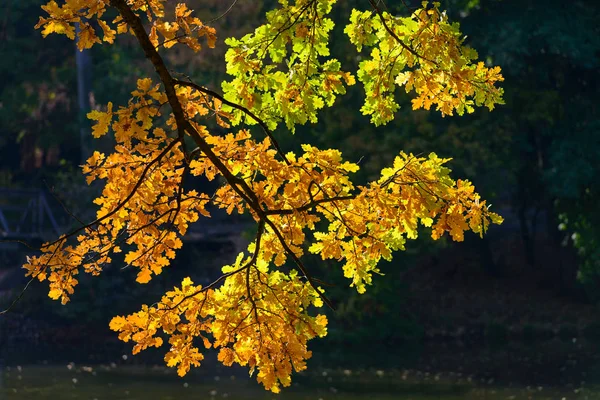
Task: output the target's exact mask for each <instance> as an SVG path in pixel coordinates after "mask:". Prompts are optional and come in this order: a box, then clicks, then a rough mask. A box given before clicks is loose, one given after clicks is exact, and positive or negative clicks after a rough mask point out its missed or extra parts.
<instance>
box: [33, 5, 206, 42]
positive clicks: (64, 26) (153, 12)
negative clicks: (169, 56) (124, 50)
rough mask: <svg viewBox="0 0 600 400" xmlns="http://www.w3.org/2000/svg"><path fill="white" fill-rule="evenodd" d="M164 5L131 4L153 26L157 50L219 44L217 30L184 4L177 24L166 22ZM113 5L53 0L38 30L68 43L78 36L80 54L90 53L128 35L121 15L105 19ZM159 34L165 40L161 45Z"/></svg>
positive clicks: (177, 17) (151, 36)
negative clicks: (62, 37)
mask: <svg viewBox="0 0 600 400" xmlns="http://www.w3.org/2000/svg"><path fill="white" fill-rule="evenodd" d="M164 3H165V1H164V0H136V1H132V2H129V3H128V4H129V6H130V7H131V10H132V11H139V12H141V13H143V14H144V15H145V16H146V17H147V18H148V20H149V21H150V22H151V28H150V40H151V41H152V43H153V44H154V45H155V46H156V47H158V46H164V47H165V48H169V47H173V45H175V44H176V43H184V44H186V45H187V46H189V47H190V48H192V49H193V50H194V51H198V50H200V49H201V45H200V42H199V38H201V37H206V39H207V41H208V46H209V47H214V45H215V40H216V35H215V30H214V28H211V27H209V26H205V25H204V24H202V21H200V20H199V19H198V18H195V17H193V16H192V15H191V14H192V10H189V9H188V8H187V5H186V4H185V3H180V4H178V5H177V7H176V8H175V12H174V14H175V20H171V21H169V20H166V19H165V5H164ZM110 4H111V1H110V0H99V1H96V2H94V4H90V2H89V1H85V0H69V1H65V3H64V4H63V5H62V6H59V4H58V3H57V2H56V1H54V0H53V1H50V2H48V3H47V4H46V5H43V6H42V9H43V10H44V11H45V12H47V13H48V17H40V20H39V22H38V23H37V25H36V26H35V27H36V28H40V27H43V29H42V35H43V36H44V37H45V36H48V35H49V34H51V33H59V34H64V35H66V36H67V37H69V39H75V35H77V39H78V40H77V46H78V48H79V50H84V49H89V48H91V47H92V46H93V45H94V44H97V43H102V42H107V43H111V44H112V43H114V41H115V37H116V36H117V34H122V33H126V32H127V31H128V30H129V29H130V27H129V26H128V25H127V23H126V22H125V21H123V17H122V16H121V15H118V16H117V17H115V18H112V19H111V20H109V19H107V18H103V17H105V13H106V12H107V10H108V9H109V7H110ZM90 20H93V21H95V22H96V23H97V24H98V26H99V27H100V30H101V32H102V40H100V37H99V32H98V31H97V29H95V28H94V26H93V25H92V23H91V21H90ZM76 24H77V25H78V29H77V30H76V29H75V28H76ZM159 33H160V35H162V37H163V40H162V42H161V41H160V37H159Z"/></svg>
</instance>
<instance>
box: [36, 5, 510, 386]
mask: <svg viewBox="0 0 600 400" xmlns="http://www.w3.org/2000/svg"><path fill="white" fill-rule="evenodd" d="M280 3H281V7H280V8H278V9H276V10H273V11H271V12H269V13H268V16H267V19H268V23H267V24H265V25H263V26H261V27H259V28H257V29H256V31H255V32H254V33H252V34H250V35H247V36H246V37H244V38H242V39H239V40H237V39H230V40H228V44H229V45H230V50H229V51H228V52H227V56H226V61H227V69H228V72H229V73H230V74H231V75H232V76H234V79H233V81H232V82H229V83H226V84H224V90H225V92H226V94H225V96H220V95H218V94H217V93H215V92H212V91H210V90H208V89H206V88H204V87H203V86H201V85H196V84H194V83H192V82H180V81H177V80H175V79H174V78H173V77H172V76H171V75H170V72H168V69H167V68H166V66H165V65H164V62H163V61H162V58H161V57H160V55H159V54H158V53H157V52H156V49H157V48H159V47H164V48H170V47H171V46H173V45H174V44H176V43H182V44H184V45H186V46H188V47H190V48H191V49H192V50H194V51H198V50H200V48H201V46H200V43H199V39H200V38H202V37H204V38H205V39H206V40H207V42H208V46H209V47H212V46H214V43H215V38H216V36H215V31H214V29H212V28H210V27H208V26H206V25H204V24H203V23H202V22H201V21H200V20H199V19H197V18H195V17H193V12H192V10H189V9H188V8H187V6H186V4H185V3H180V4H177V5H175V6H174V8H173V10H170V11H168V12H167V10H165V7H166V5H167V4H168V3H167V2H166V1H164V0H129V1H126V0H110V1H108V0H66V1H64V2H63V4H62V6H59V5H58V3H56V2H55V1H50V2H49V3H48V4H46V5H45V6H43V7H42V8H43V9H44V11H46V12H47V13H48V17H42V18H40V22H39V23H38V25H37V27H40V28H42V34H43V35H44V36H45V35H48V34H50V33H60V34H65V35H67V36H68V37H69V38H71V39H74V38H75V28H74V24H76V23H79V24H80V27H81V29H80V31H79V34H78V39H79V42H78V43H79V47H80V49H85V48H89V47H91V46H92V45H94V44H96V43H100V42H101V40H100V38H99V37H98V36H97V32H96V31H95V30H94V29H93V27H92V25H91V23H90V21H92V20H95V21H97V22H98V24H97V26H99V27H100V29H101V31H102V32H103V34H102V40H103V41H104V42H107V43H113V42H114V40H115V37H116V35H117V34H123V33H127V32H129V33H133V34H135V36H136V38H137V39H138V41H139V43H140V45H141V46H142V47H143V48H144V50H145V52H146V54H147V55H148V57H149V59H150V61H151V62H152V63H153V64H154V67H155V68H156V70H157V71H158V72H159V75H160V77H161V82H160V83H153V82H152V80H151V79H150V78H143V79H140V80H138V82H137V88H136V89H135V90H134V91H133V92H132V97H131V100H130V101H129V103H128V104H127V106H122V107H119V108H118V109H114V108H113V104H112V103H108V105H107V107H106V109H105V110H104V111H102V110H94V111H92V112H90V113H89V114H88V117H89V118H90V119H91V120H94V121H95V124H94V126H93V130H92V134H93V136H94V137H101V136H103V135H106V134H107V133H108V132H112V134H113V135H114V140H115V143H116V144H115V148H114V151H113V152H112V153H111V154H103V153H100V152H97V151H96V152H94V153H93V155H92V156H91V157H90V158H89V159H88V160H87V162H86V163H85V165H84V166H83V172H84V174H86V177H87V182H88V184H89V183H91V182H92V181H95V180H103V181H104V187H103V191H102V194H101V196H99V197H98V198H97V199H95V200H94V203H95V204H96V205H97V206H98V211H97V219H96V220H94V221H92V222H91V223H89V224H87V225H85V226H83V227H81V228H79V229H78V230H76V231H75V232H72V233H71V234H69V235H65V236H62V237H60V238H59V239H58V240H56V241H54V242H51V243H47V244H44V245H43V246H42V248H41V254H39V255H37V256H34V257H31V258H28V260H27V263H26V264H25V265H24V268H25V269H26V270H27V275H28V276H31V277H32V279H33V278H36V279H38V280H40V281H45V280H47V281H48V282H49V286H50V290H49V296H50V297H51V298H53V299H60V300H61V302H62V303H63V304H65V303H67V302H68V301H69V297H70V296H71V295H72V294H73V292H74V287H75V286H76V285H77V283H78V281H77V275H78V274H79V273H80V272H81V271H83V272H84V273H88V274H92V275H100V274H101V272H102V270H103V269H104V268H105V267H106V266H107V265H109V264H110V263H111V262H113V257H114V255H115V254H116V253H121V252H123V253H124V254H123V256H124V262H125V263H126V264H127V265H129V266H132V267H133V268H136V269H137V282H139V283H147V282H149V281H150V280H151V279H152V277H153V276H155V275H158V274H160V273H161V272H162V270H163V269H164V268H165V267H167V266H169V264H170V262H171V260H172V259H173V258H175V256H176V254H177V250H178V249H179V248H181V246H182V240H181V238H182V237H183V236H184V235H185V234H186V232H187V230H188V227H189V225H190V224H191V223H194V222H196V221H197V220H199V219H200V217H201V216H203V217H210V213H209V210H210V209H211V207H212V208H213V209H214V208H221V209H224V210H225V211H226V212H227V213H229V214H231V213H233V212H237V213H240V214H249V215H250V216H251V218H253V219H254V220H255V221H256V223H257V233H256V239H255V240H254V242H252V243H251V244H250V246H249V248H248V251H247V252H243V253H241V254H239V255H238V257H237V259H236V261H235V262H234V263H233V264H232V265H229V266H225V267H223V271H222V272H223V274H222V276H221V277H220V278H218V279H217V280H216V281H215V282H213V283H212V284H210V285H208V286H206V287H202V286H199V285H194V284H193V282H192V281H191V279H190V278H186V279H184V280H183V282H182V283H181V286H180V287H176V288H173V290H171V291H169V292H167V293H166V294H165V295H164V296H163V298H162V299H161V300H160V301H159V302H158V303H155V304H154V305H152V306H146V305H145V306H143V307H142V309H141V310H140V311H138V312H136V313H133V314H130V315H128V316H117V317H115V318H113V319H112V321H111V322H110V328H111V329H112V330H114V331H117V332H118V333H119V338H120V339H121V340H123V341H126V342H127V341H132V342H133V343H134V347H133V353H134V354H136V353H138V352H140V351H142V350H144V349H146V348H148V347H160V346H162V345H163V344H164V341H167V342H168V343H169V350H168V352H167V353H166V355H165V362H166V364H167V365H168V366H171V367H176V368H177V372H178V374H179V375H181V376H183V375H185V374H186V373H187V372H188V371H189V369H190V368H191V367H192V366H198V365H200V362H201V361H202V360H203V357H204V356H203V353H202V352H201V350H200V348H199V347H198V345H197V344H198V343H199V342H200V341H201V342H202V344H203V347H204V348H206V349H209V348H215V349H218V352H219V353H218V359H219V360H220V361H221V362H222V363H223V364H224V365H232V364H233V363H237V364H240V365H244V366H248V367H249V368H250V371H251V373H252V372H253V371H254V370H257V371H258V373H257V379H258V381H259V382H260V383H262V384H263V385H264V386H265V388H267V389H269V390H272V391H274V392H278V391H279V390H280V387H281V386H289V385H290V382H291V378H290V376H291V373H292V371H293V370H295V371H301V370H303V369H305V368H306V360H307V359H308V358H310V356H311V352H310V351H309V350H308V348H307V342H308V340H310V339H312V338H315V337H317V336H324V335H325V334H326V333H327V330H326V326H327V318H326V317H325V316H324V315H320V314H318V315H316V316H315V315H314V314H313V310H314V308H318V307H322V306H323V304H324V302H328V300H327V298H326V297H325V294H324V291H323V289H322V288H320V287H319V286H318V282H319V281H318V280H316V279H314V278H312V276H311V273H310V271H309V269H308V268H307V267H306V266H305V265H304V262H303V256H304V255H305V252H306V251H307V250H308V251H309V252H311V253H314V254H318V255H320V256H321V258H322V259H335V260H338V261H340V262H341V264H342V270H343V274H344V276H346V277H347V278H348V279H349V280H350V285H351V286H354V287H356V290H358V292H360V293H363V292H364V291H365V290H366V288H367V285H370V284H371V283H372V281H373V274H380V273H381V271H380V270H379V268H378V262H379V261H380V260H381V259H382V258H383V259H386V260H389V259H391V257H392V252H393V251H395V250H403V249H404V246H405V243H406V240H407V239H416V238H417V234H418V225H419V224H421V225H423V226H425V227H428V228H430V229H431V236H432V237H433V238H434V239H438V238H440V237H441V236H442V235H443V234H444V233H446V232H447V233H449V235H450V236H451V238H452V239H453V240H456V241H462V240H463V238H464V232H465V231H467V230H471V231H473V232H475V233H478V234H480V235H483V233H484V232H485V231H486V230H487V229H488V226H489V224H490V223H501V222H502V219H501V217H500V216H498V215H497V214H494V213H492V212H490V211H489V209H488V207H487V206H486V203H485V201H483V200H481V199H480V197H479V195H478V194H476V193H475V191H474V187H473V186H472V184H471V183H470V182H468V181H464V180H457V181H455V180H453V179H452V178H450V170H449V169H448V168H447V167H446V164H447V163H448V161H449V160H448V159H441V158H439V157H438V156H436V155H435V154H433V153H432V154H430V155H429V156H428V157H419V156H414V155H412V154H405V153H403V152H399V155H398V156H397V157H396V158H395V160H394V162H393V164H392V165H391V166H390V167H389V168H385V169H383V170H382V171H381V176H380V178H379V179H377V180H375V181H373V182H370V183H367V184H365V185H355V184H354V183H353V181H352V179H351V174H352V173H355V172H356V171H358V169H359V166H358V165H357V164H355V163H352V162H348V161H344V160H343V158H342V154H341V152H340V151H338V150H335V149H325V150H322V149H318V148H316V147H314V146H312V145H308V144H305V145H302V152H301V153H299V154H295V153H293V152H290V153H287V154H283V153H282V152H281V150H280V148H279V146H278V144H277V142H276V141H275V139H274V136H273V132H271V129H274V128H275V127H276V126H277V125H278V123H279V122H280V121H284V122H285V123H286V125H287V127H288V128H289V129H290V130H293V128H294V126H295V125H296V124H299V123H300V124H302V123H305V122H307V121H315V120H316V118H317V111H318V110H319V109H321V108H323V107H324V106H331V105H332V104H333V102H334V100H335V98H336V97H337V96H338V95H341V94H344V93H345V86H344V85H352V84H354V77H353V75H352V74H351V73H349V72H344V71H342V70H341V65H340V63H339V62H338V61H337V60H334V59H327V57H328V56H329V48H328V46H329V36H328V34H329V32H330V31H331V29H332V28H333V22H332V21H331V20H330V19H328V18H327V17H326V15H327V14H328V13H329V12H330V11H331V9H332V7H333V6H334V5H335V1H334V0H296V1H294V2H290V1H287V0H282V1H280ZM109 7H115V8H116V9H117V10H118V11H119V12H120V15H119V16H118V17H117V18H115V19H113V20H112V21H108V20H105V19H103V17H104V15H105V12H106V11H107V9H108V8H109ZM167 15H171V16H173V17H174V19H168V18H167V17H166V16H167ZM292 17H294V18H292ZM142 19H143V20H144V21H145V24H146V27H147V28H145V27H144V25H143V23H142ZM145 29H148V30H149V33H147V31H146V30H145ZM346 32H347V33H348V35H349V37H350V40H351V41H352V43H354V44H356V45H357V47H358V48H359V50H360V48H361V47H362V46H371V47H374V49H373V50H372V52H371V59H370V60H366V61H364V62H363V63H362V64H361V67H360V70H359V71H358V78H359V79H360V80H361V81H362V82H363V84H365V89H366V91H367V100H366V103H365V106H364V107H363V112H364V113H365V114H368V115H371V116H372V120H373V122H374V123H375V124H380V123H385V122H387V121H389V120H390V119H391V118H393V112H394V111H395V109H396V108H397V104H395V102H394V100H393V96H392V94H393V89H394V85H404V86H405V87H406V89H407V90H414V91H415V92H416V94H417V97H416V98H415V99H414V100H413V108H420V107H423V108H426V109H429V108H430V107H431V106H433V105H435V106H436V107H437V109H438V110H440V111H441V112H442V113H443V114H446V115H452V113H453V112H454V111H456V112H458V113H459V114H461V113H462V112H463V111H465V110H466V111H468V112H472V110H473V107H472V105H486V106H488V107H489V108H492V107H493V105H494V103H499V102H500V101H501V89H498V88H495V87H494V84H495V83H496V82H499V81H501V80H502V77H501V75H500V74H499V69H498V68H489V69H488V68H486V67H485V66H483V64H481V63H478V64H473V63H472V62H471V61H473V60H475V58H476V54H475V53H474V50H471V49H467V48H465V47H463V46H462V42H461V40H460V39H459V37H460V35H459V31H458V26H457V25H455V24H450V23H448V21H447V18H446V16H445V15H444V14H443V13H440V11H439V9H438V5H434V6H433V7H432V8H431V7H429V8H428V7H426V5H424V7H423V8H422V9H420V10H418V11H416V12H415V13H413V14H411V16H409V17H406V18H396V17H392V16H391V15H389V14H387V13H384V12H380V11H379V10H377V9H375V12H364V13H363V12H359V11H353V13H352V16H351V23H350V25H348V27H347V28H346ZM416 49H418V51H417V50H416ZM267 55H268V57H269V58H270V62H269V61H268V60H267ZM391 60H393V61H391ZM284 64H285V65H286V66H287V67H285V68H287V70H285V68H284V67H283V65H284ZM405 66H407V67H408V68H410V70H407V71H404V70H403V69H404V67H405ZM282 68H284V69H282ZM167 105H168V106H167ZM169 107H170V111H165V110H168V109H169ZM212 116H214V117H215V120H216V123H217V124H218V125H219V126H221V127H223V128H229V127H230V125H236V124H241V123H247V124H254V123H258V124H260V126H261V128H262V129H263V131H264V132H265V133H266V134H267V138H265V139H263V140H258V139H256V138H255V137H254V136H253V134H252V133H251V131H250V130H248V129H240V130H238V131H237V132H231V133H228V134H225V135H215V134H212V133H211V132H210V131H209V129H208V128H207V127H206V126H205V125H202V124H200V122H199V121H200V118H203V119H204V122H205V123H206V120H207V119H208V118H211V117H212ZM190 141H193V142H194V143H195V144H196V145H197V146H198V147H197V148H195V149H193V150H191V151H189V150H188V146H189V142H190ZM187 175H192V176H202V177H205V178H206V179H208V180H215V179H217V180H218V181H219V182H220V186H219V187H218V189H217V190H216V191H215V192H214V193H213V194H211V195H209V194H206V193H198V192H197V191H195V190H188V189H185V188H184V184H183V182H184V179H185V177H186V176H187ZM286 263H287V265H285V264H286ZM284 265H285V268H283V266H284Z"/></svg>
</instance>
